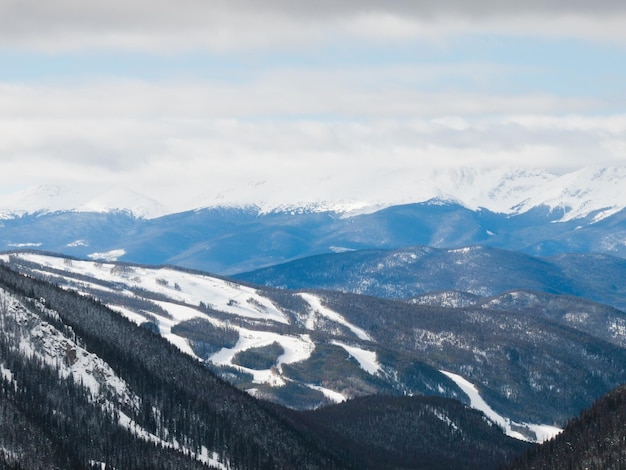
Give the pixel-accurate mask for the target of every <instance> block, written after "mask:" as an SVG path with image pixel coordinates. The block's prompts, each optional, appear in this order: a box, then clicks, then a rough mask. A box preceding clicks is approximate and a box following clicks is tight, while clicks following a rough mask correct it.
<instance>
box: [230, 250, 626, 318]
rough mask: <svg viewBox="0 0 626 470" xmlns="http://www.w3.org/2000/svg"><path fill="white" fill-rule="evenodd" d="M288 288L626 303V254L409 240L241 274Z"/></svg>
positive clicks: (402, 295) (403, 295)
mask: <svg viewBox="0 0 626 470" xmlns="http://www.w3.org/2000/svg"><path fill="white" fill-rule="evenodd" d="M234 278H236V279H240V280H244V281H248V282H253V283H256V284H261V285H267V286H273V287H281V288H287V289H329V290H340V291H343V292H353V293H359V294H367V295H374V296H377V297H386V298H397V299H398V298H399V299H403V298H409V297H414V296H417V295H419V294H423V293H426V292H433V291H450V290H456V291H461V292H467V293H471V294H474V295H479V296H492V295H497V294H500V293H502V292H506V291H509V290H514V289H515V290H518V289H526V290H534V291H540V292H546V293H552V294H566V295H573V296H578V297H584V298H588V299H590V300H594V301H596V302H601V303H606V304H608V305H612V306H614V307H616V308H619V309H624V310H626V301H625V300H624V299H625V298H626V287H625V286H624V285H623V284H620V283H619V282H616V281H617V279H623V278H626V260H624V259H622V258H617V257H610V256H606V255H593V254H588V255H575V254H574V255H561V256H558V257H555V258H538V257H534V256H530V255H525V254H522V253H518V252H511V251H505V250H500V249H495V248H491V247H487V246H471V247H465V248H456V249H436V248H430V247H421V246H416V247H407V248H401V249H398V250H363V251H353V252H346V253H334V254H325V255H319V256H314V257H308V258H303V259H299V260H295V261H291V262H289V263H284V264H279V265H276V266H271V267H268V268H264V269H260V270H256V271H253V272H248V273H242V274H237V275H235V276H234Z"/></svg>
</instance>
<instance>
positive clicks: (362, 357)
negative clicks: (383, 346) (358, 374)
mask: <svg viewBox="0 0 626 470" xmlns="http://www.w3.org/2000/svg"><path fill="white" fill-rule="evenodd" d="M331 344H335V345H337V346H341V347H342V348H343V349H345V350H346V352H347V353H348V354H350V356H351V357H353V358H354V359H356V360H357V362H358V363H359V366H360V367H361V369H363V370H364V371H365V372H367V373H368V374H371V375H376V374H378V373H379V372H381V371H382V367H381V366H380V364H379V362H378V360H377V359H376V351H368V350H366V349H362V348H359V347H357V346H348V345H347V344H344V343H342V342H340V341H332V342H331Z"/></svg>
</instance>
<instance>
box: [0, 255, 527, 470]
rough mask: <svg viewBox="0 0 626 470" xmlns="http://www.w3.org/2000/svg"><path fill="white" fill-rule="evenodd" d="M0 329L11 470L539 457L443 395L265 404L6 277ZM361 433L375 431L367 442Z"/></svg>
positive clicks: (3, 425)
mask: <svg viewBox="0 0 626 470" xmlns="http://www.w3.org/2000/svg"><path fill="white" fill-rule="evenodd" d="M0 323H1V324H2V329H1V330H0V468H3V469H5V468H6V469H28V470H30V469H33V470H34V469H41V468H83V469H93V470H95V469H103V468H133V469H135V468H136V469H139V468H150V469H172V470H174V469H181V468H185V469H195V468H217V469H230V468H240V469H267V470H270V469H292V468H307V469H311V470H313V469H346V470H347V469H357V468H358V469H371V470H374V469H379V468H398V469H399V468H403V469H415V470H418V469H424V468H435V467H433V465H434V464H435V463H441V462H445V463H446V465H451V466H452V467H454V468H468V469H469V468H482V469H490V468H494V469H495V468H498V467H500V466H501V465H502V464H504V463H507V462H511V461H512V460H513V459H514V457H516V456H518V455H520V454H521V453H522V452H524V451H525V450H526V449H528V448H530V447H531V445H530V444H528V443H525V442H523V441H519V440H516V439H512V438H510V437H507V436H505V435H504V434H503V432H502V430H501V428H500V427H499V426H497V425H496V424H495V423H493V422H492V421H490V420H489V419H487V417H486V416H485V415H484V414H482V413H480V412H478V411H476V410H472V409H471V408H468V407H467V406H465V405H462V404H461V403H459V402H458V401H455V400H450V399H445V398H432V397H430V398H428V397H408V396H405V397H395V398H394V397H383V396H375V397H367V398H364V399H363V400H355V401H351V402H346V403H344V404H342V405H339V406H336V407H329V408H326V409H319V410H317V411H314V412H302V411H296V410H289V409H286V408H283V407H280V406H276V405H272V404H270V403H267V402H262V401H260V400H257V399H255V398H253V397H251V396H249V395H247V394H244V393H243V392H241V391H239V390H237V389H236V388H234V387H232V386H229V385H228V384H227V383H225V382H223V381H222V380H220V379H219V378H217V377H216V376H215V375H214V374H213V373H212V372H211V371H210V370H209V369H208V368H206V367H204V366H203V365H201V363H200V362H199V361H197V360H195V359H192V358H191V357H190V356H188V355H186V354H184V353H182V352H180V351H179V350H178V349H177V348H176V347H174V346H172V345H171V344H170V343H168V342H167V341H165V340H164V339H163V338H161V337H160V336H159V335H157V334H154V333H153V332H152V331H151V330H150V329H148V328H143V327H140V326H137V325H135V324H133V323H131V322H129V321H127V320H126V319H124V318H123V317H122V316H120V315H119V314H117V313H115V312H113V311H112V310H110V309H108V308H106V307H105V306H103V305H102V304H101V303H99V302H97V301H94V300H93V299H90V298H87V297H85V296H82V295H78V294H76V293H73V292H68V291H65V290H61V289H59V288H58V287H57V286H55V285H53V284H50V283H46V282H42V281H39V280H35V279H33V278H32V277H26V276H22V275H19V274H17V273H16V272H14V271H11V270H9V269H7V268H6V267H5V266H0ZM359 423H370V424H374V423H376V424H375V426H374V427H371V428H370V431H374V432H370V433H368V435H367V436H366V439H365V440H364V439H363V437H364V436H363V434H362V431H363V429H361V433H359V430H358V428H357V426H358V425H359ZM416 430H421V431H422V432H417V433H416Z"/></svg>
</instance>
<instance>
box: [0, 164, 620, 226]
mask: <svg viewBox="0 0 626 470" xmlns="http://www.w3.org/2000/svg"><path fill="white" fill-rule="evenodd" d="M625 180H626V167H613V168H598V167H593V166H590V167H585V168H581V169H578V170H575V171H570V172H560V173H559V172H554V171H549V170H545V169H523V168H517V169H515V168H513V169H512V168H491V169H479V168H458V169H435V170H423V171H413V172H411V171H395V170H388V171H379V172H375V173H372V174H361V173H359V172H358V171H355V172H354V173H350V174H337V175H333V176H330V177H327V178H323V179H315V178H309V177H308V176H307V175H299V174H296V175H293V178H290V179H289V180H285V179H284V178H280V177H279V176H276V177H275V178H274V179H273V180H269V179H266V180H263V181H243V180H242V181H239V182H228V181H224V182H221V183H220V184H216V185H211V186H210V190H207V189H206V187H203V188H197V187H194V186H193V185H188V184H186V183H176V182H170V183H169V184H167V185H156V186H152V187H148V186H145V187H144V186H141V184H138V185H137V186H136V187H133V188H132V189H131V188H128V187H120V186H112V185H105V184H101V185H94V184H85V183H79V184H69V183H68V184H65V185H59V184H55V185H41V186H37V187H33V188H28V189H25V190H22V191H19V192H17V193H13V194H10V195H8V196H3V197H0V214H3V215H4V217H5V218H7V217H12V216H14V215H20V214H25V213H36V212H54V211H80V212H107V211H112V210H128V211H131V212H132V213H133V214H134V215H135V216H137V217H144V218H155V217H159V216H162V215H167V214H172V213H177V212H183V211H187V210H193V209H198V208H212V207H247V208H250V207H254V208H255V210H258V212H259V213H269V212H275V211H280V212H293V213H296V214H297V213H303V212H325V211H330V212H337V213H341V214H346V215H352V214H361V213H365V212H375V211H377V210H379V209H382V208H385V207H389V206H393V205H399V204H409V203H419V202H427V201H432V202H433V203H436V202H437V201H446V202H455V203H458V204H461V205H463V206H465V207H467V208H469V209H472V210H476V209H479V208H485V209H488V210H491V211H493V212H498V213H505V214H519V213H524V212H527V211H529V210H531V209H533V208H535V207H540V206H545V207H548V208H550V209H555V208H558V209H561V210H562V211H563V213H564V216H563V218H562V220H563V221H566V220H574V219H579V218H584V217H587V216H589V215H591V214H593V215H594V217H595V220H596V221H597V220H600V219H602V218H604V217H608V216H610V215H611V214H614V213H616V212H618V211H620V210H622V209H623V208H625V207H626V193H624V191H623V190H622V186H623V181H625Z"/></svg>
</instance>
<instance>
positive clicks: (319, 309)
mask: <svg viewBox="0 0 626 470" xmlns="http://www.w3.org/2000/svg"><path fill="white" fill-rule="evenodd" d="M299 295H300V297H302V299H304V301H305V302H306V303H308V304H309V306H310V315H309V318H308V319H307V322H306V328H307V329H308V330H315V317H316V316H317V315H320V316H323V317H326V318H328V319H329V320H332V321H334V322H336V323H339V324H341V325H343V326H345V327H347V328H348V329H349V330H350V331H352V333H354V334H355V335H356V336H357V338H359V339H362V340H364V341H374V340H373V339H372V337H371V336H370V335H369V334H368V333H367V332H366V331H365V330H363V329H362V328H359V327H358V326H355V325H353V324H352V323H350V322H349V321H348V320H346V319H345V318H344V317H343V316H342V315H341V314H339V313H337V312H335V311H334V310H331V309H330V308H328V307H325V306H323V305H322V300H321V299H320V298H319V297H318V296H316V295H313V294H308V293H304V292H303V293H300V294H299Z"/></svg>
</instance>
